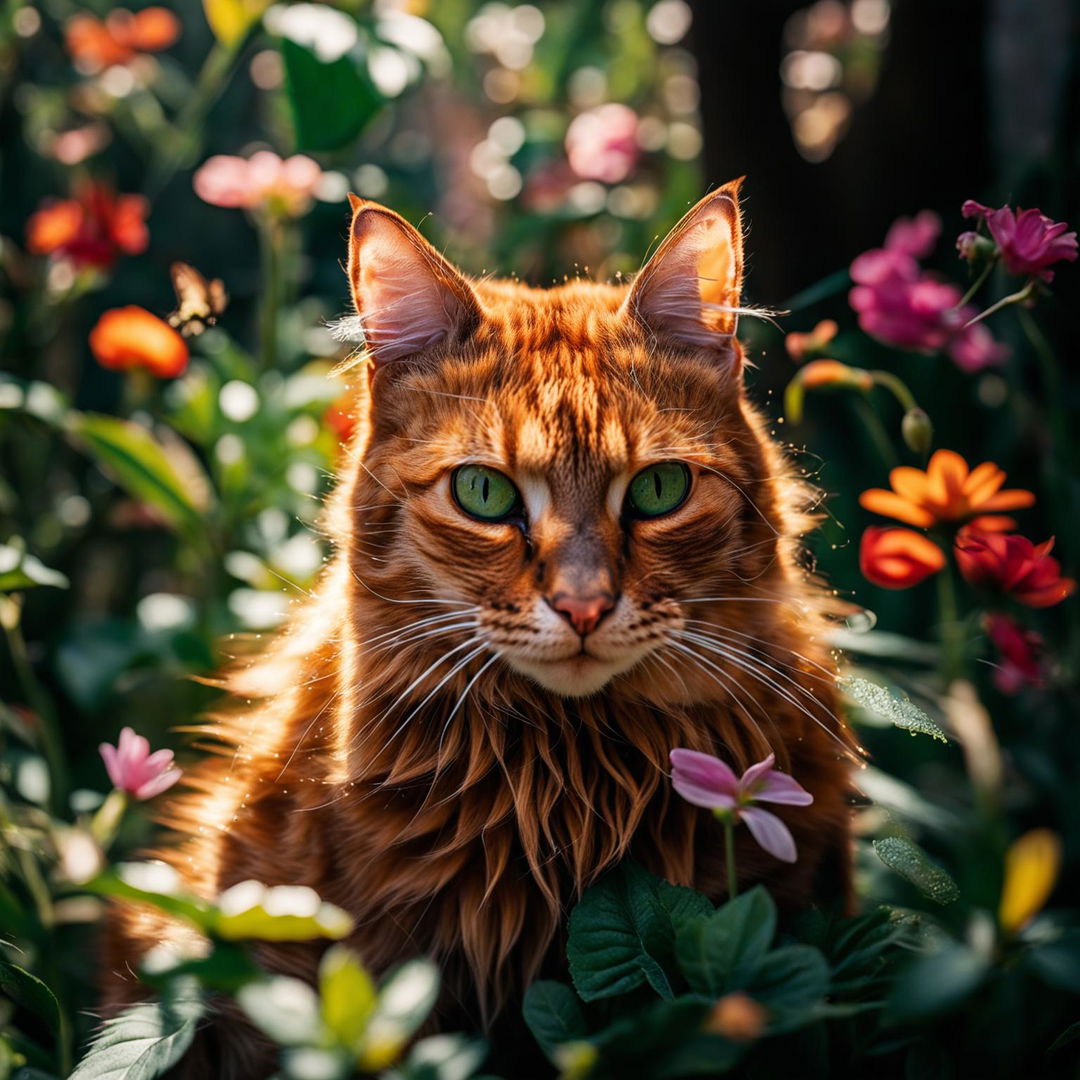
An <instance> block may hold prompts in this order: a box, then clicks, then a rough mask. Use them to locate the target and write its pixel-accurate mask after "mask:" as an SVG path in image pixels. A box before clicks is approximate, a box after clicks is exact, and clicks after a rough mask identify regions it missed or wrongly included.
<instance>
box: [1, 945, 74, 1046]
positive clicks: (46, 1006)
mask: <svg viewBox="0 0 1080 1080" xmlns="http://www.w3.org/2000/svg"><path fill="white" fill-rule="evenodd" d="M0 993H2V994H3V995H4V996H5V997H9V998H11V1000H12V1001H14V1002H16V1003H17V1004H19V1005H21V1006H23V1008H26V1009H29V1010H30V1011H31V1012H33V1013H35V1014H36V1015H38V1016H40V1017H41V1019H42V1020H44V1021H45V1022H46V1023H47V1024H48V1025H49V1027H50V1028H52V1030H53V1031H54V1032H56V1031H59V1030H60V1026H61V1022H62V1020H61V1016H60V1003H59V1002H58V1001H57V1000H56V995H55V994H54V993H53V992H52V991H51V990H50V989H49V987H48V986H47V985H46V984H45V983H43V982H42V981H41V979H39V978H38V977H37V976H36V975H31V974H30V972H29V971H27V970H25V969H24V968H21V967H19V965H18V964H9V963H8V962H7V961H6V960H0Z"/></svg>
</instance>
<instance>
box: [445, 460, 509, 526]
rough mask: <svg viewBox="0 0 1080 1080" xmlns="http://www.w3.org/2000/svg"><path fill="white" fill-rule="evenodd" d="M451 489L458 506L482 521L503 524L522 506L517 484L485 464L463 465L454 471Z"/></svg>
mask: <svg viewBox="0 0 1080 1080" xmlns="http://www.w3.org/2000/svg"><path fill="white" fill-rule="evenodd" d="M450 487H451V488H452V489H453V492H454V498H455V500H456V501H457V504H458V506H460V507H461V509H462V510H464V511H465V513H466V514H470V515H472V517H475V518H480V520H481V521H500V520H501V519H502V518H505V517H509V516H510V515H511V514H512V513H513V512H514V511H515V510H517V509H518V508H519V507H520V506H521V496H520V495H519V494H518V489H517V488H516V487H514V483H513V481H512V480H511V479H510V478H509V477H508V476H504V475H503V474H502V473H501V472H498V471H497V470H495V469H489V468H487V466H485V465H462V466H461V468H460V469H455V470H454V475H453V476H452V477H451V478H450Z"/></svg>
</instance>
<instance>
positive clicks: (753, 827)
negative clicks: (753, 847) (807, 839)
mask: <svg viewBox="0 0 1080 1080" xmlns="http://www.w3.org/2000/svg"><path fill="white" fill-rule="evenodd" d="M739 817H740V818H741V819H742V820H743V821H745V822H746V827H747V828H748V829H749V830H750V832H751V834H752V835H753V837H754V839H755V840H756V841H757V842H758V844H759V845H760V846H761V847H762V848H764V849H765V850H766V851H767V852H768V853H769V854H770V855H774V856H776V858H778V859H780V861H781V862H787V863H793V862H795V861H796V859H798V857H799V856H798V853H797V852H796V850H795V838H794V837H793V836H792V835H791V830H790V829H789V828H788V827H787V826H786V825H785V824H784V823H783V822H782V821H781V820H780V819H779V818H778V817H777V816H776V815H775V814H770V813H769V811H768V810H759V809H758V808H757V807H755V806H751V807H750V808H749V809H747V810H742V811H740V813H739Z"/></svg>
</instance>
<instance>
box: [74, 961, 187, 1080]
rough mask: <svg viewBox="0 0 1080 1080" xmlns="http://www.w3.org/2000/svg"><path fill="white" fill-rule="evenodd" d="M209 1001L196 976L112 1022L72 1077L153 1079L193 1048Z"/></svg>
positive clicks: (126, 1012)
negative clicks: (196, 1032) (198, 1026)
mask: <svg viewBox="0 0 1080 1080" xmlns="http://www.w3.org/2000/svg"><path fill="white" fill-rule="evenodd" d="M204 1009H205V1005H204V1003H203V1000H202V997H201V995H200V994H199V990H198V984H197V983H196V982H195V980H193V979H179V980H177V981H176V982H175V983H173V984H172V985H171V986H169V987H168V988H166V990H165V992H164V994H163V995H162V997H161V1000H160V1001H156V1002H150V1003H147V1004H143V1005H134V1006H132V1007H131V1008H129V1009H125V1010H124V1011H123V1012H122V1013H121V1014H120V1015H119V1016H117V1017H116V1018H115V1019H113V1020H107V1021H106V1022H105V1024H104V1026H103V1027H102V1029H101V1031H100V1032H99V1033H98V1035H97V1036H96V1037H95V1038H94V1041H93V1042H92V1043H91V1044H90V1049H89V1050H88V1051H87V1054H86V1056H85V1057H84V1058H83V1060H82V1061H81V1062H80V1064H79V1065H78V1066H77V1067H76V1069H75V1071H74V1072H73V1073H72V1074H71V1077H70V1080H153V1078H154V1077H158V1076H163V1075H164V1074H165V1073H166V1072H167V1071H168V1070H169V1069H171V1068H172V1067H173V1066H174V1065H175V1064H176V1063H177V1062H178V1061H179V1060H180V1059H181V1058H182V1057H183V1056H184V1054H185V1053H186V1052H187V1049H188V1047H189V1046H191V1042H192V1039H194V1038H195V1029H196V1027H197V1025H198V1022H199V1018H200V1017H201V1016H202V1014H203V1011H204Z"/></svg>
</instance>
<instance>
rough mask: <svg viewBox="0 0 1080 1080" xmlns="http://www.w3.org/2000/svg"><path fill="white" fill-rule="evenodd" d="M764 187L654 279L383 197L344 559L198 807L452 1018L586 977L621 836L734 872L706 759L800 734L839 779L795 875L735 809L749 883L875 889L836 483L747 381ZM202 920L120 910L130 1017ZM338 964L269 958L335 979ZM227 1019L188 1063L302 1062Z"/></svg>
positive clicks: (265, 873) (263, 683) (669, 256)
mask: <svg viewBox="0 0 1080 1080" xmlns="http://www.w3.org/2000/svg"><path fill="white" fill-rule="evenodd" d="M738 192H739V185H738V183H737V182H736V183H733V184H728V185H727V186H726V187H723V188H721V189H719V190H717V191H715V192H713V193H712V194H711V195H708V196H706V197H705V198H704V199H703V200H702V201H701V202H700V203H698V205H697V206H695V207H694V208H693V209H692V210H691V211H690V212H689V213H688V214H687V215H686V217H685V218H684V219H683V220H682V221H681V222H680V223H679V225H678V226H677V227H676V229H675V230H674V231H673V232H672V233H671V235H670V236H668V238H667V239H666V240H665V242H664V243H663V245H662V246H661V247H660V248H659V250H658V251H657V252H656V254H655V255H654V256H653V257H652V258H651V259H650V260H649V262H648V264H647V265H646V266H645V268H644V269H643V270H642V272H641V273H640V274H639V275H638V276H637V278H636V280H635V281H634V282H633V284H632V285H631V286H629V287H627V286H625V285H623V286H614V285H598V284H593V283H591V282H585V281H575V282H572V283H570V284H567V285H563V286H561V287H558V288H553V289H550V290H547V291H543V290H538V289H533V288H529V287H526V286H524V285H521V284H517V283H512V282H508V281H493V280H487V279H485V280H472V279H469V278H466V277H465V276H464V275H462V274H461V273H460V272H459V271H457V270H456V269H455V268H454V267H452V266H451V265H450V264H449V263H448V262H447V261H446V260H445V259H443V258H442V256H441V255H439V254H438V252H436V251H435V249H434V248H432V247H431V245H429V244H428V243H427V242H426V241H425V240H424V239H423V238H422V237H421V236H420V234H419V233H418V232H416V230H415V229H413V228H412V227H411V226H409V225H408V224H406V222H405V221H403V220H402V219H401V218H400V217H398V216H397V215H396V214H394V213H393V212H391V211H389V210H387V209H385V208H383V207H381V206H377V205H375V204H373V203H368V202H362V201H361V200H359V199H354V200H353V211H354V213H353V219H352V231H351V237H350V244H349V265H348V272H349V279H350V282H351V285H352V291H353V297H354V300H355V303H356V309H357V312H358V314H359V317H360V319H361V320H362V323H363V331H364V338H365V341H366V353H365V355H364V358H363V360H362V361H361V362H360V364H359V366H358V368H357V372H358V375H359V382H360V387H359V397H360V400H359V405H358V410H359V415H358V431H357V434H356V436H355V438H354V441H353V445H352V447H351V451H350V454H349V458H348V461H347V463H346V465H345V467H344V469H343V474H342V477H341V481H340V483H339V486H338V488H337V491H336V493H335V495H334V496H333V499H332V501H331V504H330V507H329V511H328V516H327V529H328V532H329V535H330V537H331V539H332V540H333V542H334V546H335V555H334V559H333V562H332V563H331V565H330V566H329V567H328V569H327V571H326V573H325V576H324V578H323V580H322V581H321V583H320V584H319V586H318V589H317V591H316V595H315V596H313V597H312V598H311V599H310V601H308V602H307V604H306V606H305V607H304V608H303V609H302V610H300V611H299V612H298V613H297V614H296V616H295V617H294V618H293V619H292V621H291V624H290V626H289V628H288V629H287V630H286V631H285V632H284V633H283V634H282V635H281V636H280V638H279V639H278V641H277V643H276V644H275V645H274V646H272V648H271V649H270V651H269V653H268V654H267V655H266V656H265V657H263V658H261V659H259V660H257V661H254V662H253V663H252V664H251V665H250V666H248V667H246V668H244V669H241V670H238V671H236V672H235V673H233V674H232V675H231V676H229V679H228V684H229V688H230V690H231V691H232V692H233V693H234V694H235V695H236V696H237V697H238V698H239V699H241V700H242V701H243V704H242V705H240V706H238V707H237V708H236V710H235V711H234V712H232V713H231V714H228V715H226V716H224V717H222V718H219V721H218V723H217V724H216V725H215V727H214V728H213V731H214V733H215V735H216V737H217V738H218V740H219V741H220V743H221V745H222V747H223V750H222V752H221V753H220V754H219V755H218V756H217V757H214V758H211V759H210V760H208V761H206V762H204V763H203V764H202V765H201V766H199V767H198V768H197V769H195V770H194V771H193V772H191V773H189V777H188V779H189V787H190V789H191V790H190V792H189V793H188V794H187V795H185V796H181V797H178V798H176V799H174V800H172V801H171V802H170V803H169V804H168V805H167V807H166V810H165V813H164V818H165V821H166V823H167V824H168V825H170V826H171V827H173V828H175V829H176V830H177V831H178V832H179V834H180V838H179V841H178V843H177V844H176V845H175V846H174V847H173V848H172V849H171V850H170V851H169V852H167V853H166V855H165V856H164V857H166V858H168V859H169V860H170V861H171V862H172V863H173V864H174V865H175V866H176V867H177V868H178V869H179V870H180V871H181V873H182V874H183V876H184V878H185V879H186V882H187V885H188V887H189V888H191V889H193V890H195V891H197V892H199V893H202V894H205V895H207V896H211V895H213V894H214V893H216V892H217V891H219V890H221V889H223V888H225V887H227V886H229V885H232V884H235V883H236V882H238V881H242V880H245V879H248V878H255V879H258V880H259V881H262V882H266V883H270V884H278V883H289V884H305V885H310V886H312V887H313V888H315V889H316V890H317V891H318V892H319V894H320V895H321V896H322V897H323V898H324V899H326V900H329V901H331V902H333V903H335V904H338V905H340V906H341V907H343V908H345V909H346V910H347V911H349V912H351V913H352V914H353V915H354V916H355V917H356V920H357V926H356V930H355V932H354V934H353V935H352V937H351V939H350V943H351V944H352V945H353V946H354V947H355V948H356V949H357V950H358V952H359V953H360V954H361V955H362V957H363V959H364V960H365V962H366V963H367V964H368V965H369V966H370V967H371V968H372V969H374V970H375V971H383V970H385V969H386V968H388V967H390V966H391V965H393V964H395V963H396V962H398V961H400V960H402V959H405V958H407V957H411V956H415V955H418V954H428V955H431V956H434V957H436V958H437V960H438V961H439V964H440V966H441V967H442V969H443V971H444V973H445V980H446V981H445V987H446V991H445V993H446V1009H445V1011H444V1013H443V1015H444V1017H445V1016H447V1015H448V1014H449V1013H450V1012H451V1011H454V1018H455V1022H462V1023H469V1022H470V1021H471V1023H472V1025H474V1026H475V1024H477V1023H479V1022H480V1021H481V1020H487V1021H490V1020H491V1018H492V1017H494V1016H496V1015H497V1014H498V1013H499V1012H500V1011H502V1010H504V1006H506V1005H507V1004H508V1003H509V1002H511V1001H515V1000H516V999H518V998H520V994H521V992H522V990H523V988H524V987H525V986H526V985H527V984H528V982H529V981H530V980H531V979H533V978H534V977H535V976H536V975H537V974H538V972H540V971H541V970H542V969H543V970H552V969H554V968H557V966H558V963H559V959H560V952H561V942H560V933H561V926H562V924H563V922H564V919H565V915H566V912H567V909H568V907H569V906H570V905H571V904H572V903H573V902H574V899H575V898H576V897H577V896H578V895H579V894H580V893H581V891H582V890H583V889H584V888H585V887H586V886H587V885H588V884H589V883H590V882H591V881H593V880H594V879H596V878H597V877H598V876H599V875H600V874H602V873H603V872H604V871H605V870H607V869H609V868H610V867H612V866H614V865H615V864H616V863H618V862H619V860H620V859H622V858H624V857H626V856H629V855H633V856H634V857H636V858H637V859H639V860H640V861H641V862H642V863H644V864H645V865H646V866H648V867H649V868H651V869H652V870H653V871H655V872H656V873H658V874H661V875H663V876H665V877H666V878H668V879H669V880H671V881H674V882H682V883H688V884H690V883H692V884H694V885H695V886H697V887H698V888H699V889H702V890H704V891H705V892H707V893H708V894H710V895H711V896H712V897H714V898H719V897H721V896H722V895H723V892H724V884H723V882H724V876H723V868H722V865H721V864H722V842H721V838H720V835H719V832H718V826H717V825H716V823H715V822H714V820H713V819H712V818H711V816H710V815H709V814H707V813H705V812H703V811H701V810H699V809H697V808H695V807H693V806H690V805H689V804H687V803H685V802H683V801H682V800H681V799H679V798H678V797H675V796H673V794H672V791H671V784H670V782H669V779H668V770H669V766H668V752H669V751H670V750H671V749H672V748H673V747H677V746H683V747H690V748H692V749H698V750H704V751H708V752H713V753H716V754H719V755H721V756H722V757H724V758H725V759H726V760H728V761H729V762H730V763H731V764H732V765H733V766H735V767H736V768H738V769H743V768H745V767H746V766H747V765H748V764H750V763H751V762H753V761H756V760H758V759H760V758H762V757H764V756H765V755H766V754H767V753H768V752H769V751H770V750H771V751H773V752H775V754H776V756H777V762H778V764H779V766H780V767H781V768H784V769H787V770H790V771H791V772H792V773H793V774H794V775H795V776H796V777H797V779H798V780H799V782H800V783H801V784H803V785H804V786H805V787H806V788H808V789H809V790H810V791H811V792H812V793H813V795H814V803H813V805H812V806H811V807H809V808H797V809H789V808H787V807H781V808H779V809H778V810H777V811H776V812H777V813H779V814H780V816H781V817H783V818H785V820H786V821H787V823H788V825H789V826H790V828H791V831H792V833H793V834H794V837H795V841H796V843H797V845H798V851H799V860H798V862H797V863H796V864H795V865H794V866H789V865H787V864H782V863H780V862H778V861H777V860H776V859H774V858H773V857H772V856H770V855H768V854H766V853H765V852H763V851H762V850H761V849H760V848H758V847H756V846H755V845H754V844H753V842H752V841H751V839H750V838H749V836H748V834H747V833H746V831H745V830H739V849H738V866H739V874H740V878H741V879H744V880H745V881H747V882H751V881H764V882H766V883H767V884H768V885H769V887H770V888H771V889H772V891H773V893H774V895H775V896H776V898H777V900H778V901H779V902H780V903H781V904H782V905H787V906H789V907H790V906H794V905H798V904H800V903H803V902H806V901H808V900H809V898H810V896H811V893H812V891H813V890H814V888H815V882H816V879H817V884H819V885H820V884H821V879H822V878H823V877H827V878H828V884H827V887H828V888H831V889H832V890H833V891H834V893H835V892H843V891H845V890H846V888H847V873H848V870H847V867H848V854H847V846H848V799H847V790H848V772H849V768H850V746H851V744H850V741H849V739H848V736H847V735H846V733H845V732H844V730H843V727H842V724H841V722H840V720H839V719H838V718H837V714H836V701H835V690H834V685H833V677H832V676H833V671H832V667H831V662H830V660H829V656H828V652H827V650H826V648H825V646H824V645H823V644H822V642H821V640H820V635H821V632H822V628H823V625H824V618H825V607H826V601H825V593H824V592H823V591H822V590H820V589H819V588H818V587H817V586H815V585H814V584H813V583H812V582H811V581H810V580H809V579H808V577H807V574H806V573H805V572H804V571H803V570H802V569H800V567H799V564H798V561H797V555H798V540H797V538H798V537H799V535H800V534H802V533H803V532H805V530H806V529H807V528H808V527H810V526H811V525H812V523H813V521H812V519H811V518H810V517H809V516H807V515H806V514H805V513H804V508H805V507H806V506H808V505H809V499H808V496H809V495H810V494H811V493H809V492H808V491H807V490H806V489H805V488H804V487H803V486H802V485H801V484H800V483H799V482H797V481H794V480H792V479H791V478H790V472H791V469H790V465H789V464H788V462H787V461H785V459H784V458H783V456H782V454H781V453H780V451H779V449H778V448H777V447H776V445H775V444H774V443H773V442H772V441H771V440H770V439H769V437H768V435H767V433H766V430H765V425H764V423H763V421H762V419H761V418H760V416H759V415H758V414H757V413H756V412H755V410H754V409H753V408H752V406H751V405H750V404H749V403H748V401H747V399H746V396H745V394H744V391H743V387H742V380H741V375H742V366H743V356H742V352H741V349H740V346H739V343H738V342H737V341H736V340H735V337H734V333H735V328H736V319H737V313H738V310H739V304H740V285H741V274H742V236H741V227H740V222H739V203H738V198H739V195H738ZM177 933H179V931H177V930H176V929H175V928H170V927H169V926H168V924H167V923H165V922H164V921H163V919H162V917H161V916H159V915H157V914H155V913H154V912H152V911H148V910H144V909H140V908H128V909H125V910H123V911H121V912H119V913H118V915H117V917H116V918H115V919H114V920H113V922H112V925H111V927H110V930H109V933H108V941H107V952H106V955H107V966H108V969H109V970H110V971H111V972H112V976H111V982H110V985H109V987H108V991H107V1000H108V1002H109V1003H110V1004H111V1005H112V1006H114V1007H115V1006H116V1005H117V1004H119V1003H121V1002H123V1001H126V1000H131V999H132V998H134V997H137V996H138V995H139V993H140V989H139V987H138V985H137V984H136V983H135V981H134V978H133V976H132V975H131V970H132V968H133V967H135V966H136V964H137V962H138V959H139V957H140V955H141V954H142V953H144V952H145V951H146V950H147V948H149V947H150V946H151V945H152V944H154V943H156V942H158V941H159V940H161V939H162V938H163V937H165V936H169V935H173V936H175V935H176V934H177ZM320 951H321V946H319V945H315V944H312V945H287V946H283V945H272V944H267V945H265V946H262V947H261V949H260V956H259V958H260V961H261V962H262V963H263V964H265V965H266V967H268V968H269V969H271V970H274V971H279V972H288V973H290V974H294V975H300V976H301V977H307V978H311V977H312V976H313V973H314V970H315V967H316V965H317V963H318V956H319V953H320ZM515 1008H516V1006H515ZM505 1011H506V1012H510V1011H511V1010H509V1009H507V1010H505ZM462 1014H463V1015H462ZM446 1022H449V1021H448V1020H447V1021H446ZM214 1038H215V1036H214V1034H213V1031H211V1032H210V1033H209V1034H208V1035H206V1036H205V1038H204V1042H203V1044H202V1047H201V1049H200V1050H198V1051H197V1053H201V1054H202V1055H203V1057H202V1062H203V1063H202V1065H200V1066H192V1067H191V1068H190V1069H189V1072H190V1074H191V1075H221V1076H238V1077H241V1076H242V1077H257V1076H264V1075H267V1074H268V1073H269V1072H270V1071H271V1070H272V1062H273V1053H272V1050H271V1049H270V1048H269V1047H267V1046H265V1045H263V1044H262V1043H260V1042H259V1041H258V1039H257V1038H256V1037H255V1036H254V1034H253V1033H250V1032H249V1033H247V1034H245V1033H244V1031H242V1030H241V1029H240V1028H239V1027H238V1026H237V1025H230V1026H229V1028H228V1037H227V1038H222V1039H220V1040H219V1041H218V1042H216V1043H215V1042H214V1041H213V1040H214ZM193 1060H194V1059H193ZM208 1062H213V1065H212V1066H211V1065H209V1064H207V1063H208ZM200 1068H201V1069H202V1072H199V1069H200Z"/></svg>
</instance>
